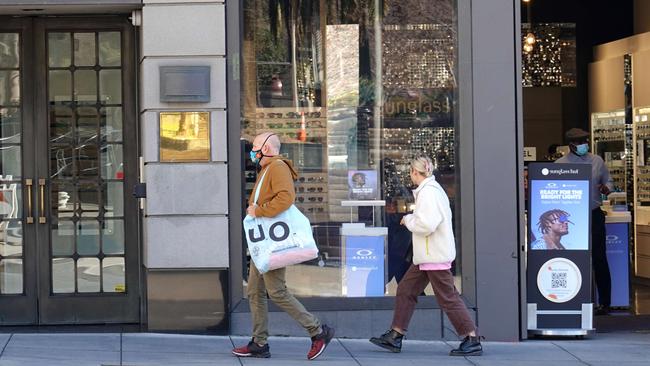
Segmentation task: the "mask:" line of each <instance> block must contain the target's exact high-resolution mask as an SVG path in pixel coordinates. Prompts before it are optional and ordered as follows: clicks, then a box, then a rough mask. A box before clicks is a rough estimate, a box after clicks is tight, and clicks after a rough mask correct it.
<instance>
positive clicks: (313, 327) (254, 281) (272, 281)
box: [248, 261, 321, 344]
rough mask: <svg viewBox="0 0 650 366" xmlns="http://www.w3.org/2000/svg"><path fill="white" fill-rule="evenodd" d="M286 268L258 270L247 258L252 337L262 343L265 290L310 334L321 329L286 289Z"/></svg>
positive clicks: (265, 319)
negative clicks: (249, 265)
mask: <svg viewBox="0 0 650 366" xmlns="http://www.w3.org/2000/svg"><path fill="white" fill-rule="evenodd" d="M285 275H286V269H285V268H280V269H275V270H273V271H268V272H266V273H264V274H261V273H260V272H259V271H258V270H257V267H255V265H254V264H253V262H252V261H251V268H250V274H249V275H248V302H249V304H250V308H251V314H252V316H253V339H254V340H255V342H257V343H258V344H266V340H267V338H268V337H269V317H268V308H267V300H266V294H267V292H268V294H269V297H270V298H271V300H273V302H274V303H275V304H276V305H277V306H279V307H280V309H282V310H284V311H285V312H286V313H287V314H289V315H290V316H291V317H292V318H294V319H295V320H296V321H297V322H298V323H300V325H302V327H303V328H305V330H307V332H308V333H309V336H310V337H313V336H315V335H318V334H319V333H320V332H321V328H320V322H319V321H318V319H317V318H316V317H315V316H314V315H312V314H311V313H310V312H308V311H307V309H305V307H304V306H303V305H302V304H301V303H300V302H299V301H298V300H296V298H295V297H294V296H293V295H292V294H291V293H290V292H289V290H288V289H287V284H286V281H285Z"/></svg>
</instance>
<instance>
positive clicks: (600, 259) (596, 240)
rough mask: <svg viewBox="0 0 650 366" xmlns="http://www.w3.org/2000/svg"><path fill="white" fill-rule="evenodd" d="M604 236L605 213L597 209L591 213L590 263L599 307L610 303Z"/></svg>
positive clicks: (610, 293) (609, 278) (610, 295)
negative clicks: (592, 268)
mask: <svg viewBox="0 0 650 366" xmlns="http://www.w3.org/2000/svg"><path fill="white" fill-rule="evenodd" d="M605 235H606V232H605V213H604V212H603V210H601V209H600V207H599V208H596V209H593V210H592V211H591V246H592V249H591V263H592V265H593V267H594V277H595V278H596V287H597V288H598V300H599V302H600V304H601V305H603V306H609V305H610V304H611V301H612V278H611V276H610V274H609V263H607V247H606V243H605Z"/></svg>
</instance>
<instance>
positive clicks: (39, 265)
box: [0, 16, 141, 325]
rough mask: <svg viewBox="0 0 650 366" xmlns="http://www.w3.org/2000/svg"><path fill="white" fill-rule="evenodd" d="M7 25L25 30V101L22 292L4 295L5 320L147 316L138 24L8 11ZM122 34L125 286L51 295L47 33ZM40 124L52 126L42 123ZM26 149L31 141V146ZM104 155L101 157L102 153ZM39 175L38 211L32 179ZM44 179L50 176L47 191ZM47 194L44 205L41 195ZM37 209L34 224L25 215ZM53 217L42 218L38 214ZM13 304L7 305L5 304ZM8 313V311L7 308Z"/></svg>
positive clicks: (86, 321) (99, 321) (90, 320)
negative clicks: (137, 190) (139, 189)
mask: <svg viewBox="0 0 650 366" xmlns="http://www.w3.org/2000/svg"><path fill="white" fill-rule="evenodd" d="M1 24H2V26H1V27H0V30H2V31H5V30H7V31H16V32H21V38H20V39H21V45H20V47H21V58H20V61H21V62H20V69H21V108H22V113H23V118H22V123H23V138H22V141H23V151H22V157H23V172H22V176H23V177H22V179H23V197H24V200H23V201H24V203H23V206H24V207H23V222H24V223H23V228H24V234H23V243H24V244H23V251H24V262H23V270H24V279H23V282H24V289H25V294H23V295H3V296H0V304H2V308H3V313H4V315H2V316H1V317H0V324H2V325H9V324H105V323H139V322H140V319H141V317H140V308H141V306H140V301H141V283H140V277H141V276H140V262H141V259H140V256H141V254H140V243H139V234H138V232H139V229H138V225H139V217H138V215H139V209H138V202H137V200H136V199H135V198H133V197H132V196H131V195H130V194H128V188H129V187H132V186H133V185H135V184H136V183H137V181H138V159H137V156H138V153H137V149H138V141H137V126H138V125H137V114H136V81H135V75H136V72H135V71H136V70H135V68H136V66H137V60H136V55H135V30H134V29H133V27H132V25H131V24H130V22H129V21H128V19H127V18H126V17H124V16H97V17H94V16H89V17H84V18H76V17H58V18H14V19H12V18H7V19H2V23H1ZM108 30H113V31H120V32H121V33H122V37H121V39H122V59H123V63H122V108H123V111H122V118H123V121H122V122H123V124H122V126H123V140H122V141H123V145H122V148H123V163H124V167H123V169H124V170H123V171H124V184H123V188H124V190H123V194H124V239H125V271H126V278H125V282H126V283H125V284H126V293H109V294H106V293H90V294H80V293H76V294H56V295H54V294H52V290H51V286H52V282H51V278H50V273H51V268H50V267H51V264H50V247H51V245H50V226H49V222H50V221H51V217H50V216H49V215H50V212H51V210H50V202H51V200H50V197H49V194H48V192H49V181H50V179H49V178H50V177H49V164H50V156H49V154H50V153H49V138H50V137H49V119H48V86H47V52H46V46H47V43H46V35H47V32H49V31H70V32H83V31H91V32H97V31H108ZM37 126H47V127H45V128H37ZM32 146H33V148H30V149H27V148H26V147H32ZM98 159H99V157H98ZM26 179H32V181H33V187H32V195H31V202H32V204H33V207H32V210H31V212H28V207H26V206H27V199H28V192H27V189H26V186H25V180H26ZM39 179H46V182H47V183H46V184H47V185H46V188H47V189H46V190H45V192H46V194H45V197H41V193H40V191H39V186H38V181H39ZM41 199H44V202H45V212H41V208H40V204H39V203H40V200H41ZM27 216H34V223H33V224H27V223H26V220H25V217H27ZM40 216H44V217H46V219H47V220H46V222H47V223H39V220H38V219H37V217H40ZM5 304H6V305H5ZM7 314H9V315H7Z"/></svg>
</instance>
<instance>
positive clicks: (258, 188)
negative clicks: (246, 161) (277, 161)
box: [253, 167, 271, 204]
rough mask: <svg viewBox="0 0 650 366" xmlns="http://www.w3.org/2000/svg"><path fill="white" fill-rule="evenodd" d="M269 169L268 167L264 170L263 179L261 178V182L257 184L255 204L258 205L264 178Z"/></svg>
mask: <svg viewBox="0 0 650 366" xmlns="http://www.w3.org/2000/svg"><path fill="white" fill-rule="evenodd" d="M269 168H271V167H267V168H266V169H264V173H262V177H261V178H260V181H259V182H258V183H257V187H256V188H255V199H254V200H253V203H254V204H257V199H258V198H260V188H261V187H262V183H263V182H264V177H265V176H266V172H268V171H269Z"/></svg>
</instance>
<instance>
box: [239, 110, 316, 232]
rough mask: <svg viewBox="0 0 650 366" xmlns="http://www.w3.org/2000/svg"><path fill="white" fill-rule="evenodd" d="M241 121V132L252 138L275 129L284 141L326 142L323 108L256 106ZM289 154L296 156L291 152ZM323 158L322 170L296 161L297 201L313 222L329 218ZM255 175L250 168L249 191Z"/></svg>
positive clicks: (249, 191) (285, 142)
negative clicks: (306, 169) (302, 166)
mask: <svg viewBox="0 0 650 366" xmlns="http://www.w3.org/2000/svg"><path fill="white" fill-rule="evenodd" d="M242 123H243V125H242V130H243V134H242V136H243V137H244V138H246V139H248V140H249V141H252V140H253V139H254V138H255V136H256V135H258V134H260V133H262V132H273V133H275V134H276V135H278V136H279V137H280V141H281V142H282V143H283V144H301V143H305V144H322V145H325V146H326V145H327V118H326V112H325V109H324V108H320V107H319V108H299V109H296V108H257V109H256V110H255V112H254V113H249V114H246V115H245V116H244V119H243V121H242ZM323 153H324V151H323ZM289 158H290V159H292V160H294V159H296V157H292V156H289ZM323 162H324V163H323V166H322V167H321V168H320V171H314V167H311V169H309V171H308V172H307V171H303V169H301V162H300V161H299V160H294V161H293V163H294V167H295V168H296V169H297V171H298V176H299V178H298V180H297V181H296V182H295V188H296V200H295V205H296V207H298V208H299V209H300V210H301V211H302V212H303V213H304V214H305V215H307V217H309V219H310V220H311V221H312V222H322V221H327V215H328V201H329V200H328V198H329V196H328V192H329V190H328V176H327V166H326V162H327V157H323ZM255 177H256V175H255V173H254V171H247V175H246V190H247V194H250V193H251V192H252V190H253V186H254V184H255Z"/></svg>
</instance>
